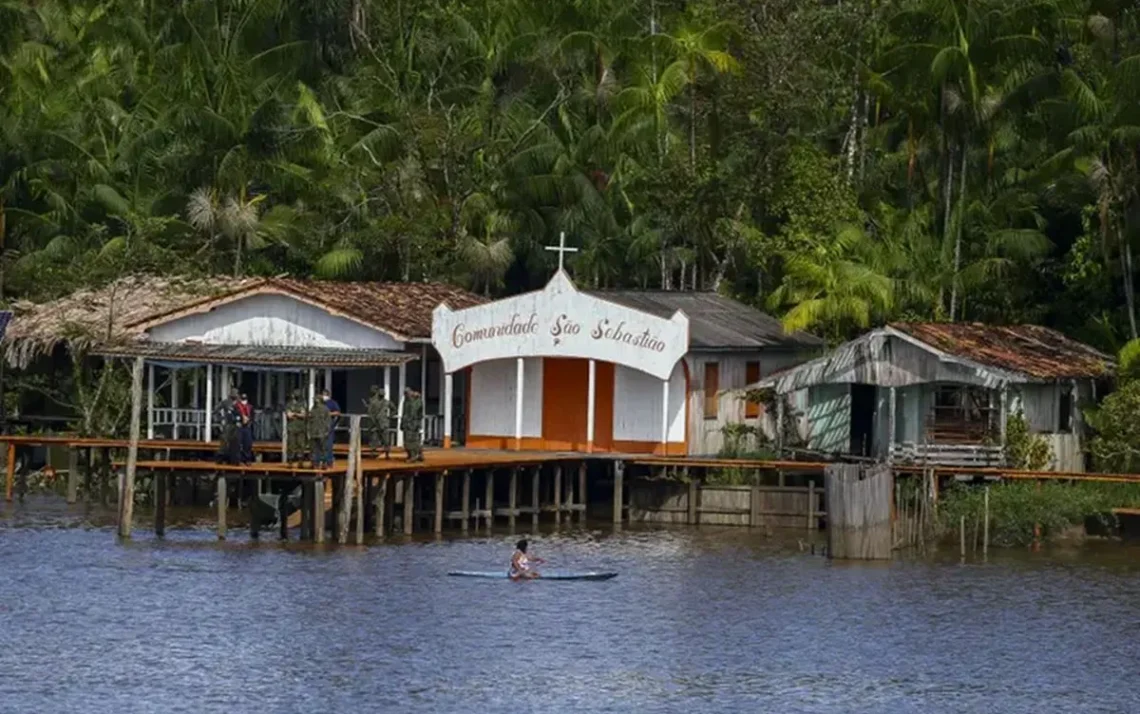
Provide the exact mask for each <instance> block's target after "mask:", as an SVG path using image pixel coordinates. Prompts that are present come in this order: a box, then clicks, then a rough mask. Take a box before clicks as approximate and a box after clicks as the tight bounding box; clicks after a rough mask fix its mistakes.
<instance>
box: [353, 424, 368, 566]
mask: <svg viewBox="0 0 1140 714" xmlns="http://www.w3.org/2000/svg"><path fill="white" fill-rule="evenodd" d="M353 418H354V419H356V422H357V425H358V426H359V424H360V417H353ZM355 444H356V486H355V488H356V544H357V545H364V486H365V484H366V483H368V482H367V481H366V480H365V478H364V455H363V453H362V452H361V448H360V429H357V430H356V437H355Z"/></svg>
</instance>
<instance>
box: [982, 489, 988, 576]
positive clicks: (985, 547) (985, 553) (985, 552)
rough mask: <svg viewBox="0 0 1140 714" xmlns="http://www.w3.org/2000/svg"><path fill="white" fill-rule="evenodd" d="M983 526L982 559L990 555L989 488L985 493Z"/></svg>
mask: <svg viewBox="0 0 1140 714" xmlns="http://www.w3.org/2000/svg"><path fill="white" fill-rule="evenodd" d="M984 500H985V508H984V510H985V514H984V518H985V525H983V526H982V557H983V558H986V557H988V556H989V553H990V487H989V486H986V493H985V497H984Z"/></svg>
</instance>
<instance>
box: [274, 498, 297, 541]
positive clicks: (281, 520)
mask: <svg viewBox="0 0 1140 714" xmlns="http://www.w3.org/2000/svg"><path fill="white" fill-rule="evenodd" d="M302 493H303V492H302ZM287 498H288V492H287V491H282V492H281V493H280V495H278V497H277V517H278V523H277V528H278V531H279V532H278V534H277V536H278V537H279V538H280V539H281V540H289V517H288V516H286V515H285V502H286V499H287Z"/></svg>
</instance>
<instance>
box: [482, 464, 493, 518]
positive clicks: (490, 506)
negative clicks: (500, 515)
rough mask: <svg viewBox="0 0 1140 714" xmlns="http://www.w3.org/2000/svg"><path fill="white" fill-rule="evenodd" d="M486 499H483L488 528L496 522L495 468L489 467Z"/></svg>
mask: <svg viewBox="0 0 1140 714" xmlns="http://www.w3.org/2000/svg"><path fill="white" fill-rule="evenodd" d="M486 491H487V493H486V500H485V501H483V503H484V506H483V507H484V508H485V509H486V510H487V530H491V527H492V526H493V525H494V524H495V470H494V469H487V488H486Z"/></svg>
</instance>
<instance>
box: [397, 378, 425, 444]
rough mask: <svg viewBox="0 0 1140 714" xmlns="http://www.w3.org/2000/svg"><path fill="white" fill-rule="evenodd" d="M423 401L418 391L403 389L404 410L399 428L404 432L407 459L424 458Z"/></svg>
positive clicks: (409, 388)
mask: <svg viewBox="0 0 1140 714" xmlns="http://www.w3.org/2000/svg"><path fill="white" fill-rule="evenodd" d="M423 419H424V402H423V400H422V399H420V395H419V392H417V391H416V390H414V389H412V388H411V387H408V388H407V389H405V390H404V412H403V414H402V415H401V421H402V423H401V425H400V428H401V429H402V430H403V432H404V449H406V450H407V452H408V461H423V460H424V442H423V432H422V431H421V430H422V429H423Z"/></svg>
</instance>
